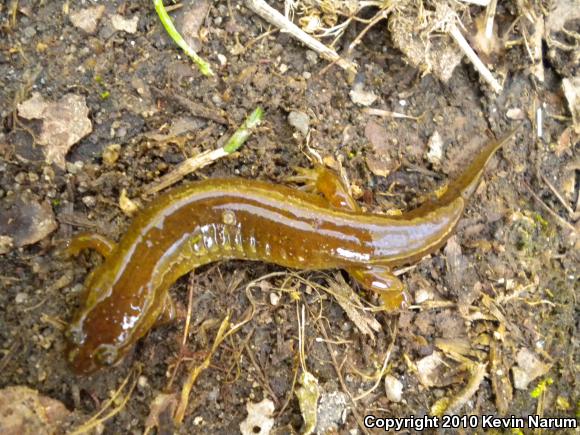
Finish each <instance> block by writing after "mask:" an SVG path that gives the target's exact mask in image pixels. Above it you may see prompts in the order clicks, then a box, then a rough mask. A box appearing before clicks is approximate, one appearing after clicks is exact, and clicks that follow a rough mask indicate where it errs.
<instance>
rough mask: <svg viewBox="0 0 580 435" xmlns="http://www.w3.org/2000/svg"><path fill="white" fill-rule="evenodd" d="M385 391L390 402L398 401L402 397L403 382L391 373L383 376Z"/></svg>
mask: <svg viewBox="0 0 580 435" xmlns="http://www.w3.org/2000/svg"><path fill="white" fill-rule="evenodd" d="M385 392H386V394H387V399H389V400H390V401H391V402H400V401H401V400H402V399H403V384H402V382H401V381H399V380H398V379H397V378H395V377H394V376H392V375H387V376H385Z"/></svg>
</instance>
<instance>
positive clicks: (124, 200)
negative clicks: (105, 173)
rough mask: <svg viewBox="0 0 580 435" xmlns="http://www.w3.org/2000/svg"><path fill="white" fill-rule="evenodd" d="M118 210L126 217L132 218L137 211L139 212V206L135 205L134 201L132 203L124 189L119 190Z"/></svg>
mask: <svg viewBox="0 0 580 435" xmlns="http://www.w3.org/2000/svg"><path fill="white" fill-rule="evenodd" d="M119 208H120V209H121V211H122V212H123V213H125V214H126V215H127V216H133V215H134V214H135V213H136V212H137V210H139V206H138V205H137V204H136V203H135V201H132V200H131V199H130V198H129V197H128V196H127V190H126V189H123V190H121V195H120V196H119Z"/></svg>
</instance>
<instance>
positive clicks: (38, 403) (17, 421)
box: [0, 386, 69, 435]
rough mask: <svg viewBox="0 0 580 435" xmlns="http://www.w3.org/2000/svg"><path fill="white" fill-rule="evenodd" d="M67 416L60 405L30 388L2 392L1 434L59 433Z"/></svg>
mask: <svg viewBox="0 0 580 435" xmlns="http://www.w3.org/2000/svg"><path fill="white" fill-rule="evenodd" d="M68 415H69V411H68V410H67V409H66V407H65V406H64V405H63V404H62V403H61V402H59V401H58V400H55V399H51V398H50V397H46V396H42V395H40V394H39V393H38V391H36V390H33V389H31V388H28V387H21V386H15V387H6V388H4V389H2V390H0V433H2V434H4V435H19V434H33V433H34V434H51V433H60V432H61V427H60V425H61V424H62V422H63V420H64V419H65V418H66V417H67V416H68Z"/></svg>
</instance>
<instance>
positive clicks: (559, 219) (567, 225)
mask: <svg viewBox="0 0 580 435" xmlns="http://www.w3.org/2000/svg"><path fill="white" fill-rule="evenodd" d="M524 186H526V188H527V189H528V191H529V192H530V194H531V195H532V196H533V197H534V199H535V200H536V201H537V202H538V204H540V205H541V206H542V208H543V209H544V210H546V211H547V212H548V213H550V215H551V216H552V217H553V218H554V219H556V223H557V224H559V225H560V226H561V227H563V228H565V229H567V230H570V231H572V233H574V234H576V228H574V225H572V224H571V223H569V222H567V221H565V220H564V219H562V217H561V216H560V215H559V214H558V213H556V212H555V211H554V210H552V209H551V208H550V207H548V206H547V205H546V203H545V202H544V201H543V200H542V198H540V197H539V196H538V195H537V194H536V192H534V191H533V190H532V188H531V187H530V185H529V184H528V183H526V182H525V181H524Z"/></svg>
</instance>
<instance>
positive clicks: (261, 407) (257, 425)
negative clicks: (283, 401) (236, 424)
mask: <svg viewBox="0 0 580 435" xmlns="http://www.w3.org/2000/svg"><path fill="white" fill-rule="evenodd" d="M246 409H247V410H248V416H247V417H246V419H245V420H244V421H242V422H241V423H240V431H241V432H242V435H255V434H259V435H267V434H269V433H270V430H271V429H272V427H273V426H274V419H273V418H272V414H273V413H274V402H272V401H271V400H270V399H264V400H262V401H261V402H259V403H252V402H248V403H247V404H246Z"/></svg>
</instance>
